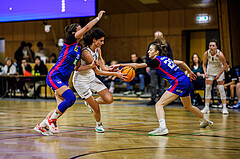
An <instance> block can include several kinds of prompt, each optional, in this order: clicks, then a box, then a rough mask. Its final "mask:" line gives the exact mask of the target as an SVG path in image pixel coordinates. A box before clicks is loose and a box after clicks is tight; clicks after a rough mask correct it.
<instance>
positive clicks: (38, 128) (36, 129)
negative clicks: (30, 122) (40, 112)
mask: <svg viewBox="0 0 240 159" xmlns="http://www.w3.org/2000/svg"><path fill="white" fill-rule="evenodd" d="M34 130H35V131H37V132H39V133H42V134H43V135H46V136H50V135H53V133H51V132H50V131H48V130H47V129H46V128H45V127H41V126H40V124H37V125H36V126H35V128H34Z"/></svg>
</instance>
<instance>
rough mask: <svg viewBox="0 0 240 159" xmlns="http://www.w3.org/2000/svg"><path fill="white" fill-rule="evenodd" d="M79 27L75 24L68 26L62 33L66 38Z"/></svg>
mask: <svg viewBox="0 0 240 159" xmlns="http://www.w3.org/2000/svg"><path fill="white" fill-rule="evenodd" d="M78 26H79V24H77V23H73V24H70V25H68V26H66V27H65V28H64V31H65V33H66V36H69V35H70V34H72V32H76V28H77V27H78Z"/></svg>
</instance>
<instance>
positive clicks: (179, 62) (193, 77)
mask: <svg viewBox="0 0 240 159" xmlns="http://www.w3.org/2000/svg"><path fill="white" fill-rule="evenodd" d="M173 62H174V63H175V64H177V65H179V66H182V67H183V68H184V69H186V70H187V71H188V73H189V77H190V79H191V80H195V79H196V78H197V76H196V75H195V74H194V73H193V72H192V70H191V69H190V68H189V67H188V65H187V64H186V63H185V62H184V61H180V60H174V61H173Z"/></svg>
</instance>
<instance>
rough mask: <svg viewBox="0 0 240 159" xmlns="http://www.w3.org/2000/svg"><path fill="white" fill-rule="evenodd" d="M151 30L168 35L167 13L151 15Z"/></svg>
mask: <svg viewBox="0 0 240 159" xmlns="http://www.w3.org/2000/svg"><path fill="white" fill-rule="evenodd" d="M153 16H154V18H153V30H154V32H155V31H161V32H162V33H163V34H165V35H168V34H169V33H168V31H169V11H161V12H154V14H153Z"/></svg>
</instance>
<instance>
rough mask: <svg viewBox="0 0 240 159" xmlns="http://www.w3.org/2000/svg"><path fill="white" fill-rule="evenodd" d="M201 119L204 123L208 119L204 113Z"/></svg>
mask: <svg viewBox="0 0 240 159" xmlns="http://www.w3.org/2000/svg"><path fill="white" fill-rule="evenodd" d="M202 120H203V122H205V123H206V122H208V121H209V120H208V119H207V117H206V116H205V115H204V116H203V118H202Z"/></svg>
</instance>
